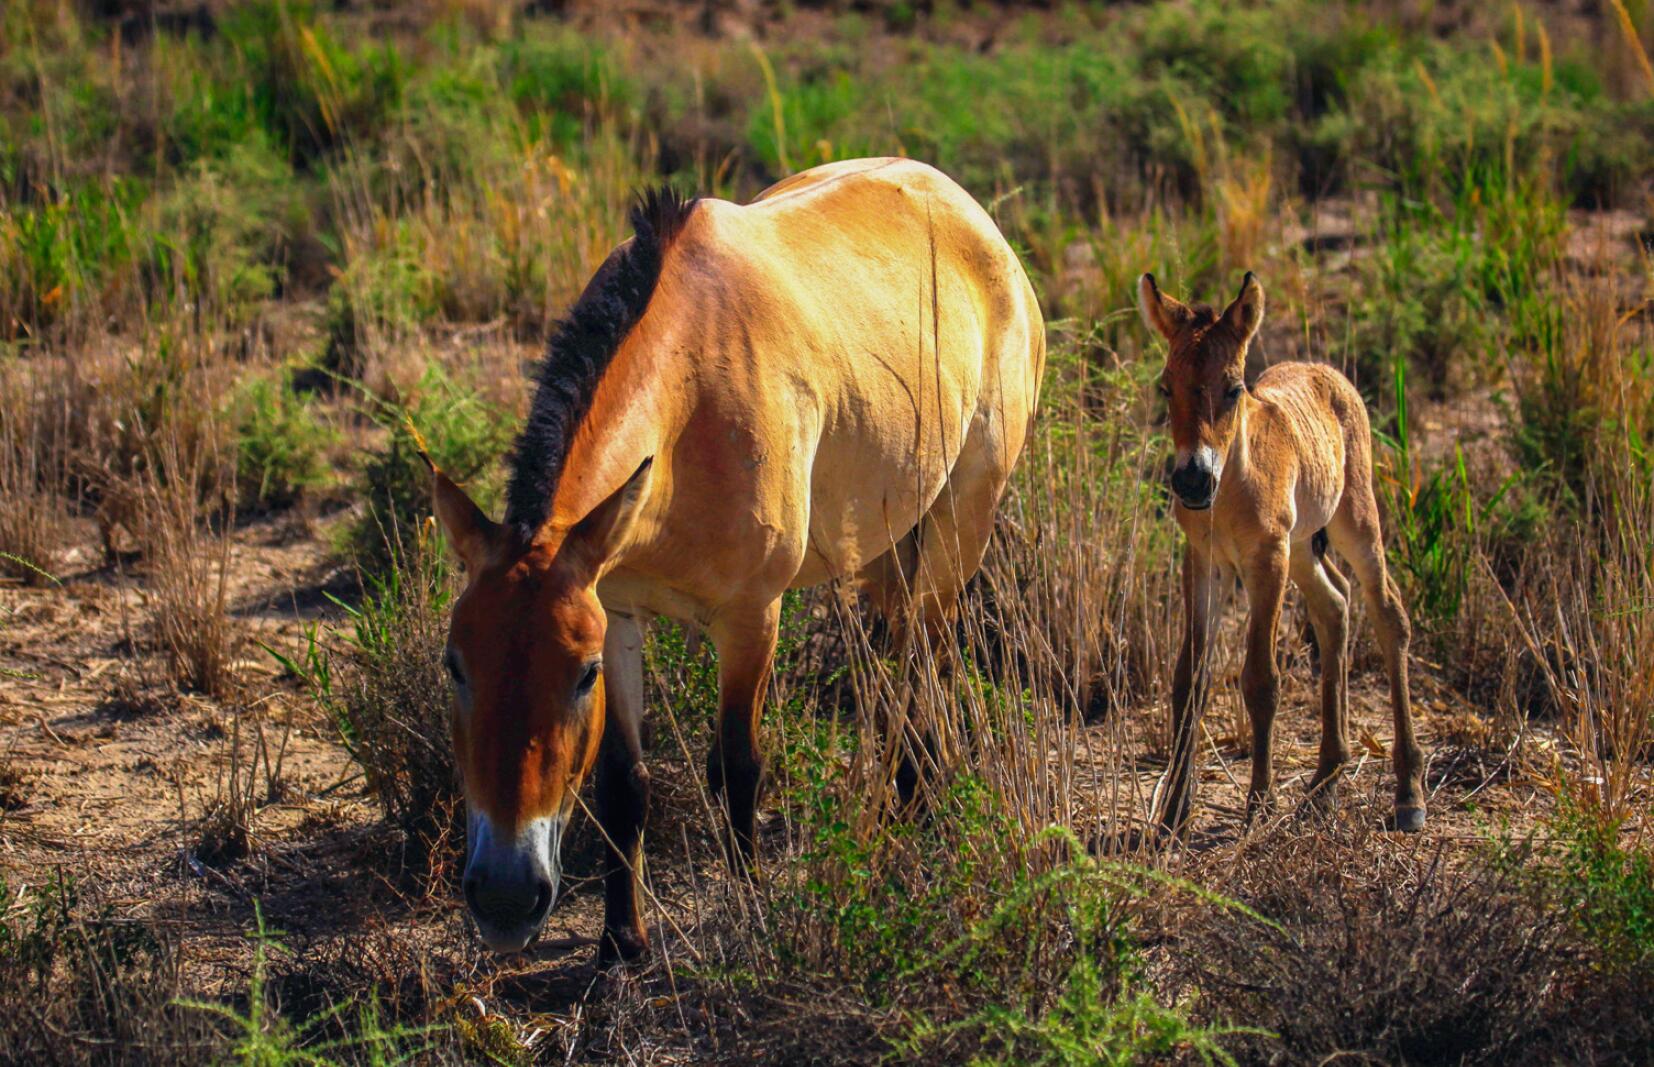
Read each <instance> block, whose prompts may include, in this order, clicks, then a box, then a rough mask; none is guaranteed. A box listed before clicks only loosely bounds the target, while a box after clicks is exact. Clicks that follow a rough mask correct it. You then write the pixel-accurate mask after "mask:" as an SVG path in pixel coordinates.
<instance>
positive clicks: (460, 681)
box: [442, 649, 465, 688]
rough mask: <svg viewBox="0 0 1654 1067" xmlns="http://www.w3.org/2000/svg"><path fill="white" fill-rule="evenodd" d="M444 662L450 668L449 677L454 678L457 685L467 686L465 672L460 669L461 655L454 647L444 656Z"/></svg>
mask: <svg viewBox="0 0 1654 1067" xmlns="http://www.w3.org/2000/svg"><path fill="white" fill-rule="evenodd" d="M442 662H443V664H444V665H445V666H446V667H447V668H448V677H450V678H452V679H453V680H454V684H455V685H457V686H460V687H461V688H463V687H464V686H465V672H464V671H462V670H460V669H459V656H457V655H456V654H455V653H454V650H453V649H449V650H448V654H447V655H446V656H443V657H442Z"/></svg>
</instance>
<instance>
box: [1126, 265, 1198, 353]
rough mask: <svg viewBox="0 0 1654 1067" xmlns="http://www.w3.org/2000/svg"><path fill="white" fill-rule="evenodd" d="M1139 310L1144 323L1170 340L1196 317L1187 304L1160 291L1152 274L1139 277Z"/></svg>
mask: <svg viewBox="0 0 1654 1067" xmlns="http://www.w3.org/2000/svg"><path fill="white" fill-rule="evenodd" d="M1137 310H1138V311H1140V312H1142V313H1143V324H1144V325H1146V326H1147V327H1148V328H1149V329H1151V330H1158V331H1159V332H1160V336H1162V337H1164V338H1165V339H1166V340H1168V341H1170V340H1171V339H1172V338H1174V337H1176V336H1177V332H1178V331H1179V330H1181V329H1183V327H1184V326H1185V325H1187V324H1188V322H1189V320H1190V319H1191V318H1193V317H1194V314H1193V313H1192V312H1191V311H1190V310H1189V308H1188V306H1187V305H1185V304H1184V303H1182V302H1181V301H1179V300H1176V299H1174V298H1172V297H1169V296H1167V295H1166V294H1165V293H1162V292H1161V291H1160V286H1158V285H1156V284H1155V283H1154V275H1152V274H1145V275H1143V276H1142V277H1141V278H1139V279H1137Z"/></svg>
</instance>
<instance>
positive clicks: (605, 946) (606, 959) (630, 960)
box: [597, 930, 649, 971]
mask: <svg viewBox="0 0 1654 1067" xmlns="http://www.w3.org/2000/svg"><path fill="white" fill-rule="evenodd" d="M648 958H649V938H648V937H647V936H646V935H644V934H642V933H639V932H638V931H636V930H604V931H603V937H602V938H601V939H600V940H599V941H598V943H597V969H598V970H600V971H606V970H609V969H610V968H612V967H630V966H633V965H635V964H638V963H642V962H643V961H644V960H646V959H648Z"/></svg>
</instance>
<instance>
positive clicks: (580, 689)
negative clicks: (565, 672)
mask: <svg viewBox="0 0 1654 1067" xmlns="http://www.w3.org/2000/svg"><path fill="white" fill-rule="evenodd" d="M602 669H603V661H602V660H600V659H594V660H592V661H591V662H590V663H588V664H586V669H585V670H584V671H582V672H581V673H580V681H579V682H578V683H577V684H576V685H575V687H574V695H575V696H576V697H583V696H585V695H586V694H587V693H590V692H591V691H592V686H594V685H596V684H597V674H598V672H599V671H601V670H602Z"/></svg>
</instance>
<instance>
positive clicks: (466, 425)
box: [345, 363, 511, 577]
mask: <svg viewBox="0 0 1654 1067" xmlns="http://www.w3.org/2000/svg"><path fill="white" fill-rule="evenodd" d="M367 412H368V414H369V416H370V417H371V418H372V419H373V420H374V421H375V422H376V423H378V424H379V426H381V427H382V428H383V429H384V431H385V435H386V437H385V443H384V444H383V445H382V446H381V447H379V448H377V449H375V450H374V451H373V452H372V453H371V454H370V455H369V457H368V460H367V462H366V463H365V464H364V465H363V468H362V480H361V487H360V488H361V496H362V498H363V503H364V508H363V512H362V515H361V517H360V518H359V519H358V520H357V521H356V522H355V523H354V524H353V525H352V526H351V527H350V529H349V531H348V533H347V535H346V536H347V543H346V546H345V547H346V551H347V552H348V553H349V555H350V557H351V558H352V559H353V560H354V561H355V563H356V566H357V567H358V569H360V570H361V572H362V574H363V575H364V576H366V577H373V576H379V575H384V574H386V573H387V572H388V571H389V570H390V568H391V567H393V566H394V565H395V564H396V563H397V561H398V559H399V558H400V556H401V555H402V553H403V549H404V548H405V547H406V546H411V545H412V544H413V543H414V542H415V541H416V540H417V539H418V538H419V537H421V536H423V532H422V527H423V524H424V522H425V520H426V519H427V518H428V517H429V516H430V514H431V509H432V502H431V471H430V468H429V467H427V466H426V463H425V460H424V458H423V457H422V456H421V452H424V453H425V454H427V455H429V456H430V458H431V460H432V461H433V462H435V463H436V465H437V466H438V467H440V468H441V469H442V471H443V473H445V474H447V475H448V476H449V477H451V478H453V479H454V480H456V481H459V482H467V483H471V484H468V485H467V486H466V488H467V490H469V491H470V492H471V494H472V497H473V498H474V499H476V500H477V501H478V502H479V503H480V504H481V505H482V506H483V507H484V508H488V507H490V506H492V504H493V501H494V499H495V497H496V496H497V493H498V485H497V483H496V482H495V481H493V480H492V479H491V478H490V477H487V476H491V475H493V474H495V468H496V466H497V464H498V461H499V459H500V457H501V456H502V455H504V453H505V450H506V446H507V445H508V443H509V442H510V438H511V426H510V423H509V421H508V420H507V419H506V418H505V417H504V413H503V412H501V411H499V410H498V409H496V408H495V407H494V406H493V405H491V404H489V403H488V402H487V401H485V400H484V399H483V398H482V397H480V396H479V395H478V394H477V393H476V392H475V391H474V390H472V389H470V388H468V387H467V386H465V385H463V384H462V383H460V382H457V381H455V380H454V379H453V378H452V377H450V376H449V374H448V372H447V371H445V370H443V369H442V367H441V366H440V365H439V364H434V363H433V364H432V365H431V366H430V367H429V368H427V369H426V371H425V373H424V374H423V375H422V376H421V377H420V379H419V383H418V385H417V386H416V387H415V388H414V390H413V396H412V399H411V400H408V401H403V402H397V401H392V400H388V399H384V398H379V397H370V398H369V399H368V401H367ZM474 480H475V481H474Z"/></svg>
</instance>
